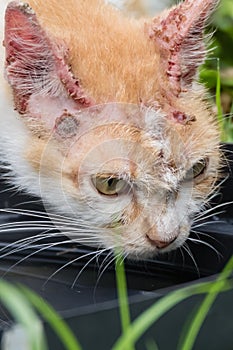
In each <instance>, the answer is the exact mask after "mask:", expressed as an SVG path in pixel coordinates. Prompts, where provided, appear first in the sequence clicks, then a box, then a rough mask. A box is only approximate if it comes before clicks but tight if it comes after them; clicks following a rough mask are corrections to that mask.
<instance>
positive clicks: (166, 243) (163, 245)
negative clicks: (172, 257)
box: [146, 235, 177, 249]
mask: <svg viewBox="0 0 233 350" xmlns="http://www.w3.org/2000/svg"><path fill="white" fill-rule="evenodd" d="M146 237H147V239H148V241H149V242H150V244H152V245H153V246H155V247H156V248H157V249H163V248H167V247H168V246H169V245H170V244H172V243H173V242H175V240H176V238H177V237H175V238H172V239H171V240H169V241H159V240H156V239H151V238H150V237H149V236H148V235H146Z"/></svg>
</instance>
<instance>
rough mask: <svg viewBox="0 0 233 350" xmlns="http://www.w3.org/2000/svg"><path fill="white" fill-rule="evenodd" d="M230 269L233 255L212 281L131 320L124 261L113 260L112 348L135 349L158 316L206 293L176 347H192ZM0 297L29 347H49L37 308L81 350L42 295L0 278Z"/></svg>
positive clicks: (69, 347) (151, 346)
mask: <svg viewBox="0 0 233 350" xmlns="http://www.w3.org/2000/svg"><path fill="white" fill-rule="evenodd" d="M232 271H233V257H232V258H231V259H230V260H229V262H228V264H227V265H226V267H225V268H224V270H223V271H222V273H221V274H220V275H219V276H218V277H217V278H216V280H214V281H211V282H204V283H196V284H192V285H190V286H188V287H185V288H181V289H178V290H175V291H173V292H171V293H169V294H167V295H166V296H164V297H163V298H161V299H160V300H158V301H157V302H156V303H155V304H154V305H152V306H151V307H150V308H148V309H147V310H145V311H144V312H143V313H142V314H141V315H139V316H138V317H137V318H136V319H135V320H134V321H130V309H129V303H128V296H127V283H126V275H125V270H124V263H123V260H122V259H121V258H120V257H119V256H118V258H117V259H116V276H117V277H116V279H117V290H118V297H119V313H120V318H121V327H122V334H121V336H120V337H119V339H118V340H117V341H116V343H115V344H114V345H113V347H112V348H111V350H122V349H125V350H134V349H135V346H136V343H137V341H138V340H139V339H140V338H141V337H142V336H143V334H144V333H145V332H146V331H147V330H148V329H149V328H150V327H151V326H152V325H153V324H155V323H156V322H157V321H158V320H159V318H160V317H161V316H163V315H164V314H165V313H167V312H168V311H169V310H170V309H171V308H173V307H174V306H176V305H177V304H178V303H180V302H182V301H183V300H185V299H187V298H190V297H191V296H193V295H199V294H206V296H205V298H204V300H203V302H202V303H201V305H200V306H199V307H198V309H197V311H196V313H194V314H193V315H192V318H191V320H189V322H188V323H187V324H185V327H184V331H183V332H182V334H181V338H180V343H179V346H178V348H177V350H191V349H193V346H194V344H195V341H196V339H197V337H198V334H199V332H200V329H201V327H202V324H203V322H204V320H205V319H206V317H207V315H208V312H209V310H210V309H211V307H212V305H213V303H214V302H215V300H216V298H217V296H218V295H219V293H222V292H224V291H228V290H230V289H232V288H233V283H232V281H230V280H229V277H230V275H231V274H232ZM0 300H1V302H2V303H3V304H4V306H5V307H6V308H7V309H8V310H9V312H10V313H11V314H12V316H13V317H14V319H15V322H16V323H19V324H20V325H21V326H22V327H23V329H24V331H25V334H26V336H27V339H28V343H29V344H30V347H29V349H30V350H48V347H47V343H46V339H45V335H44V331H43V327H42V323H41V321H40V318H39V317H38V315H37V313H36V311H37V312H38V313H39V314H40V315H41V316H40V317H42V318H43V319H44V320H46V321H47V323H48V324H49V325H50V327H51V328H52V329H53V331H54V332H55V334H56V336H57V337H58V338H59V339H60V343H61V344H63V346H64V349H66V350H81V349H82V347H81V345H80V344H79V342H78V340H77V339H76V337H75V335H74V334H73V333H72V331H71V330H70V329H69V327H68V325H67V324H66V323H65V321H63V320H62V319H61V317H60V316H59V315H58V314H57V313H56V312H55V310H54V309H53V308H52V307H51V306H50V305H48V303H46V302H45V301H44V300H43V299H42V298H41V297H39V296H38V295H36V294H35V293H34V292H32V291H31V290H29V289H28V288H26V287H23V286H18V287H16V286H12V285H11V284H9V283H7V282H5V281H0ZM145 347H146V349H148V350H159V347H158V345H157V344H156V340H154V339H149V340H148V341H147V343H146V344H145Z"/></svg>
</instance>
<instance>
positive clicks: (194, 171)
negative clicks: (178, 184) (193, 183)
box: [185, 158, 208, 181]
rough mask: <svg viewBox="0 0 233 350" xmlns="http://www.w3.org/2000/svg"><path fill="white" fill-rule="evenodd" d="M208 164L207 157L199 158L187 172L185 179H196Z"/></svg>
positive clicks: (202, 173)
mask: <svg viewBox="0 0 233 350" xmlns="http://www.w3.org/2000/svg"><path fill="white" fill-rule="evenodd" d="M207 165H208V159H206V158H204V159H200V160H199V161H198V162H197V163H195V164H194V165H193V166H192V168H191V169H190V170H189V171H188V172H187V174H186V177H185V180H186V181H189V180H192V179H198V178H200V177H201V176H202V175H204V173H205V170H206V168H207Z"/></svg>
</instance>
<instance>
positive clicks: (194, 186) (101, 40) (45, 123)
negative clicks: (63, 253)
mask: <svg viewBox="0 0 233 350" xmlns="http://www.w3.org/2000/svg"><path fill="white" fill-rule="evenodd" d="M28 2H29V4H30V6H31V7H32V9H33V12H32V14H29V12H30V11H31V10H30V11H29V12H28V13H25V12H24V11H23V10H22V8H21V7H18V5H17V3H15V4H13V5H12V6H13V8H14V9H16V11H19V12H18V13H19V17H20V16H21V17H22V19H20V20H22V21H23V23H27V25H28V26H29V28H30V30H34V31H36V33H37V34H38V33H39V34H38V38H39V39H38V40H37V41H36V40H35V36H32V37H31V38H30V40H31V44H30V45H33V46H31V47H30V49H29V51H28V49H27V45H28V42H29V41H28V40H29V39H28V38H25V34H24V33H23V34H22V37H21V38H19V39H18V40H21V41H20V42H19V41H18V42H17V44H18V45H15V46H12V38H13V41H14V40H17V39H15V34H14V33H15V32H14V30H15V29H14V28H13V31H12V32H11V30H12V29H11V27H10V25H11V21H12V19H11V17H10V16H11V14H10V11H9V12H8V13H9V18H10V20H9V22H7V23H8V24H9V23H10V24H9V28H10V29H9V36H7V35H8V33H7V34H6V36H5V48H6V56H7V60H6V62H5V58H4V57H5V53H4V49H3V48H2V49H1V56H0V57H1V70H2V71H3V70H5V76H6V78H7V80H8V83H9V85H10V86H11V89H12V91H13V95H14V101H13V99H12V97H11V96H12V95H11V92H10V88H9V86H7V83H6V81H4V79H3V76H1V78H0V79H1V81H0V84H1V87H2V88H1V90H0V101H1V118H0V130H1V131H0V149H1V154H2V157H3V159H4V161H5V162H6V163H7V164H9V166H8V167H9V169H10V171H11V172H12V175H14V176H13V180H12V181H14V183H15V184H16V186H18V187H20V188H22V189H24V190H26V191H27V192H29V193H31V194H35V195H37V196H41V197H42V199H43V200H44V203H45V206H46V208H48V211H51V210H52V209H53V210H55V211H56V212H57V213H60V214H63V215H66V216H67V217H70V218H74V219H75V220H76V225H77V231H78V227H81V228H82V233H80V232H79V233H78V234H77V235H76V236H75V234H73V233H72V237H73V235H74V236H75V237H76V239H77V240H78V241H79V242H83V243H90V244H95V245H96V244H97V245H99V246H104V247H107V248H111V249H115V247H116V246H117V247H119V248H120V249H121V250H122V251H123V252H124V253H125V254H126V255H130V256H132V257H146V256H150V255H154V254H157V253H158V252H166V251H169V250H171V249H175V248H177V247H179V246H181V245H182V244H183V243H184V241H185V240H186V239H187V237H188V234H189V231H190V227H191V224H192V221H193V218H194V216H195V214H196V213H198V212H199V210H200V208H202V206H203V205H204V204H205V203H206V201H207V199H208V197H209V196H210V194H211V193H212V191H213V189H214V184H215V182H216V179H217V177H218V169H219V167H220V152H219V131H218V128H217V125H216V122H215V118H214V116H213V113H212V109H211V106H210V105H209V103H208V102H207V101H206V100H207V98H206V91H205V89H204V88H203V87H202V86H200V85H199V84H197V82H196V79H197V68H198V66H199V64H200V63H201V62H202V61H203V59H204V41H203V34H202V31H203V27H204V25H205V23H206V19H207V18H208V17H209V15H210V14H211V12H212V9H213V7H214V6H216V3H217V1H214V0H212V1H211V0H208V1H206V4H207V5H206V6H204V7H203V5H202V2H201V1H200V0H198V1H197V0H196V1H191V0H186V1H185V3H184V4H183V5H178V6H177V8H172V9H171V10H169V11H165V12H163V13H162V14H161V15H160V16H159V17H156V18H155V19H153V20H151V19H146V20H145V19H139V20H137V19H135V18H132V17H130V18H129V17H128V16H127V15H125V14H123V13H122V12H121V11H119V10H117V9H116V8H114V7H112V6H111V5H109V4H106V3H105V2H104V1H103V2H102V1H100V0H89V1H88V4H87V1H85V0H79V1H77V0H69V1H67V0H66V1H65V0H59V1H56V0H49V1H47V2H46V3H44V2H43V3H42V1H41V0H29V1H28ZM194 3H195V4H196V5H194ZM1 6H2V7H3V3H1ZM192 8H194V10H195V11H194V12H192ZM27 11H28V10H27ZM176 11H178V14H180V13H183V18H184V17H185V16H186V19H187V20H184V22H183V24H179V23H178V20H177V18H178V17H179V16H178V15H177V17H176V14H177V12H176ZM1 13H3V11H1ZM200 13H201V14H202V16H201V20H200V22H198V21H196V18H198V16H199V14H200ZM21 17H20V18H21ZM29 17H30V21H29V22H28V20H27V18H29ZM171 18H173V19H174V18H175V23H177V26H178V24H179V25H180V26H181V34H182V35H180V36H176V34H174V31H173V30H174V26H173V23H174V22H172V20H171ZM179 18H180V17H179ZM24 21H25V22H24ZM32 21H33V23H34V24H33V27H32V26H31V23H32ZM166 21H167V22H166ZM28 23H29V24H28ZM165 24H166V25H165ZM195 26H197V27H195ZM165 27H167V28H168V29H167V32H166V28H165ZM7 28H8V27H7ZM161 28H162V29H161ZM176 29H177V28H176ZM20 30H21V29H20ZM159 30H162V33H163V35H159V34H158V31H159ZM195 30H196V31H195ZM22 31H23V29H22ZM171 31H172V33H171ZM194 32H196V33H197V37H196V43H194V44H193V37H192V36H193V35H194ZM12 33H13V34H12ZM20 33H21V32H20ZM178 34H179V33H178ZM2 35H3V34H2ZM12 35H13V36H12ZM166 35H167V36H166ZM178 37H179V40H180V42H178V44H177V40H178ZM166 38H167V39H166ZM33 40H34V41H33ZM166 40H167V41H166ZM169 42H170V46H169ZM176 44H177V46H176ZM18 47H20V48H21V49H22V48H23V50H24V48H26V49H25V50H26V51H25V56H23V57H24V58H23V59H22V56H21V55H20V51H19V52H18V51H17V50H18ZM33 48H34V49H33ZM196 48H197V49H198V50H199V51H198V52H195V50H196ZM43 50H44V51H43ZM174 50H177V51H176V52H175V51H174ZM174 52H175V54H174ZM27 55H28V56H27ZM36 55H40V57H43V65H42V66H41V67H38V64H37V65H35V62H36V61H35V58H36ZM12 56H13V60H12ZM25 57H26V58H25ZM27 57H30V67H33V72H34V73H35V75H34V76H32V73H31V72H32V68H30V67H29V68H28V63H27V62H26V61H25V60H27ZM15 58H16V60H15ZM187 58H189V59H187ZM34 61H35V62H34ZM46 62H47V63H46ZM17 64H19V66H23V69H24V70H23V72H24V74H22V76H23V77H25V76H26V78H23V79H22V77H21V76H20V75H19V74H17V73H18V70H16V68H15V67H17ZM171 64H172V68H171ZM169 67H170V68H171V69H172V70H171V71H169V69H168V68H169ZM17 69H18V68H17ZM37 70H38V71H37ZM187 70H188V71H187ZM41 72H42V73H41ZM174 72H176V73H174ZM177 72H178V73H179V74H178V75H177ZM41 74H42V75H41ZM64 77H65V78H64ZM171 77H172V78H171ZM174 77H175V80H174ZM187 77H188V78H187ZM20 79H21V80H20ZM77 87H78V93H77V91H76V90H75V91H74V88H76V89H77ZM71 91H72V92H71ZM80 91H81V93H80ZM77 94H78V97H77ZM22 97H23V99H24V100H25V101H26V102H25V103H24V104H23V108H22V100H21V99H22ZM14 104H15V107H16V109H17V110H18V112H19V113H20V116H19V114H18V113H17V111H15V110H14V108H13V105H14ZM70 125H73V127H72V130H71V127H70ZM73 128H74V130H73ZM204 160H206V168H205V172H204V174H203V176H201V175H200V176H199V177H198V178H197V179H193V180H192V181H190V180H189V181H186V178H187V174H188V172H189V171H191V170H192V169H193V167H194V166H195V164H197V163H198V162H201V161H204ZM96 174H109V176H110V177H111V176H115V177H118V178H119V179H124V180H125V181H126V182H128V183H129V184H130V188H131V190H130V191H129V192H128V193H124V194H122V195H119V196H116V197H111V196H103V195H100V193H98V191H96V188H94V186H93V185H92V183H91V178H92V176H94V175H96ZM90 231H91V232H92V236H91V237H89V233H90ZM100 231H101V232H100ZM70 234H71V233H70ZM87 236H88V237H87ZM173 241H174V242H173Z"/></svg>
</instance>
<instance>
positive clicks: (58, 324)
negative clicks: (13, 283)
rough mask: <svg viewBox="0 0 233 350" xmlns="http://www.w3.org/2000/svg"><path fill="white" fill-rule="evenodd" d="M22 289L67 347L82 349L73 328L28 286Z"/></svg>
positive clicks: (72, 349) (68, 349)
mask: <svg viewBox="0 0 233 350" xmlns="http://www.w3.org/2000/svg"><path fill="white" fill-rule="evenodd" d="M21 290H22V291H23V293H24V294H25V296H26V297H27V298H28V300H29V301H30V302H31V303H32V304H33V306H34V307H35V308H36V309H37V310H38V311H39V312H40V314H41V315H42V316H43V318H44V319H45V320H46V321H47V322H48V323H49V324H50V326H51V328H52V329H53V330H54V332H55V333H56V334H57V336H58V338H59V339H60V340H61V342H62V343H63V345H64V346H65V349H67V350H81V349H82V348H81V346H80V344H79V343H78V341H77V339H76V337H75V336H74V334H73V333H72V331H71V329H70V328H69V327H68V325H67V324H66V323H65V321H63V320H62V318H61V317H60V316H59V315H58V314H57V313H56V311H55V310H54V309H53V308H52V307H51V306H50V305H49V304H48V303H46V302H45V301H44V300H43V299H42V298H41V297H40V296H38V295H37V294H36V293H34V292H32V291H31V290H29V289H28V288H26V287H23V286H21Z"/></svg>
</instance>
